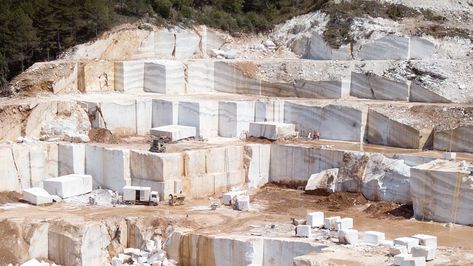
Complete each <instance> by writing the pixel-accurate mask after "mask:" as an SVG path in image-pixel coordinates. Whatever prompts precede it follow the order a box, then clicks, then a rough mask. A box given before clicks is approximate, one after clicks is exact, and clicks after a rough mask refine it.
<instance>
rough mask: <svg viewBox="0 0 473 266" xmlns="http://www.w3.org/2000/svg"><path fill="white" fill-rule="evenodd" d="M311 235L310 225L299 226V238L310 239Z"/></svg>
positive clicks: (297, 233)
mask: <svg viewBox="0 0 473 266" xmlns="http://www.w3.org/2000/svg"><path fill="white" fill-rule="evenodd" d="M311 234H312V231H311V228H310V226H309V225H298V226H297V227H296V236H298V237H310V236H311Z"/></svg>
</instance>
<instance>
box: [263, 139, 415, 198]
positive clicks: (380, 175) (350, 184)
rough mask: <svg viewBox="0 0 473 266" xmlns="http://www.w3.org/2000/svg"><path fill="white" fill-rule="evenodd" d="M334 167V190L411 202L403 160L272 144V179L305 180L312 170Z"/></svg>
mask: <svg viewBox="0 0 473 266" xmlns="http://www.w3.org/2000/svg"><path fill="white" fill-rule="evenodd" d="M333 168H338V169H339V172H338V176H337V178H335V179H334V180H333V181H331V182H330V184H329V186H330V187H331V188H332V190H333V191H349V192H361V193H363V195H364V196H365V197H366V198H367V199H370V200H385V201H394V202H401V203H408V202H410V192H409V177H410V174H409V169H410V166H408V165H407V164H406V163H405V162H404V160H401V159H391V158H387V157H385V156H384V155H382V154H377V153H367V152H349V151H339V150H324V149H320V148H312V147H305V146H296V145H279V144H273V145H272V146H271V161H270V181H272V182H282V183H293V182H294V183H301V184H305V183H306V182H307V181H308V180H309V178H310V176H311V175H312V174H316V173H319V172H321V171H323V170H327V169H333Z"/></svg>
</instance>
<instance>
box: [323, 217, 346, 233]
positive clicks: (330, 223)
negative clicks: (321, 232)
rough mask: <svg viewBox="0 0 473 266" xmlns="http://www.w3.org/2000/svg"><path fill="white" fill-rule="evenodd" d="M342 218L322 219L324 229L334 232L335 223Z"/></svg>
mask: <svg viewBox="0 0 473 266" xmlns="http://www.w3.org/2000/svg"><path fill="white" fill-rule="evenodd" d="M341 219H342V217H340V216H332V217H327V218H325V219H324V228H325V229H329V230H335V229H336V228H337V222H338V221H340V220H341Z"/></svg>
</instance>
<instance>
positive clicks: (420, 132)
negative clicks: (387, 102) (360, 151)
mask: <svg viewBox="0 0 473 266" xmlns="http://www.w3.org/2000/svg"><path fill="white" fill-rule="evenodd" d="M366 140H367V142H368V143H373V144H380V145H387V146H394V147H401V148H411V149H424V148H428V147H431V146H432V142H433V129H432V128H431V127H426V128H420V129H419V128H416V127H414V126H412V125H409V124H407V123H401V122H398V121H396V120H394V119H391V118H389V117H388V116H386V115H384V114H381V113H379V112H377V111H375V110H369V111H368V126H367V136H366Z"/></svg>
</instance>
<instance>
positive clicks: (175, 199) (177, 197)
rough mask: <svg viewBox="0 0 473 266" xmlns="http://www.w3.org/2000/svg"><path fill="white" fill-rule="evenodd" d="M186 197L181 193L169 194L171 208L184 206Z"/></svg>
mask: <svg viewBox="0 0 473 266" xmlns="http://www.w3.org/2000/svg"><path fill="white" fill-rule="evenodd" d="M185 198H186V196H184V195H183V194H182V191H181V193H179V194H169V206H176V205H183V204H184V200H185Z"/></svg>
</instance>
